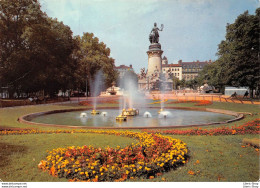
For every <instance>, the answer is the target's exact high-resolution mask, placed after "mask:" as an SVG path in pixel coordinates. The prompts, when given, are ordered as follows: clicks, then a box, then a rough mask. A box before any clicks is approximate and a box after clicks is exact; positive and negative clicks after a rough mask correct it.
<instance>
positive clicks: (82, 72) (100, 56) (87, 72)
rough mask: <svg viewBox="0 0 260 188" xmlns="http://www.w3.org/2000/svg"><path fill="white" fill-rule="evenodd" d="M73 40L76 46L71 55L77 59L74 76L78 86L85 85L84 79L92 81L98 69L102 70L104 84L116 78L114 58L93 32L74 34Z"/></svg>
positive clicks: (108, 84)
mask: <svg viewBox="0 0 260 188" xmlns="http://www.w3.org/2000/svg"><path fill="white" fill-rule="evenodd" d="M75 40H76V41H77V43H78V48H77V49H76V50H75V51H74V53H73V57H74V58H75V60H76V61H77V69H76V71H75V72H76V73H75V74H76V75H75V76H76V78H77V79H76V80H77V82H76V85H77V86H78V88H81V89H83V88H84V87H86V79H87V80H88V82H90V81H93V80H94V77H95V74H96V73H97V72H98V71H99V70H102V73H103V76H104V82H105V86H106V87H108V86H111V83H112V82H113V81H116V79H117V72H116V71H115V70H114V59H113V58H111V57H109V56H110V49H109V48H107V47H106V45H105V44H104V43H103V42H99V39H98V38H97V37H94V34H93V33H84V34H83V36H82V37H80V36H76V37H75ZM88 87H89V83H88Z"/></svg>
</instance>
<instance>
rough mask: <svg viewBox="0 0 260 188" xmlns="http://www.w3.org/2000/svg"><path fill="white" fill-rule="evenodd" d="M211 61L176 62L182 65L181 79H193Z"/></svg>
mask: <svg viewBox="0 0 260 188" xmlns="http://www.w3.org/2000/svg"><path fill="white" fill-rule="evenodd" d="M211 63H212V61H211V60H209V61H202V62H201V61H199V60H197V61H193V62H182V60H179V61H178V64H179V65H181V66H182V79H184V80H193V79H195V78H196V77H197V76H198V74H199V72H200V71H201V70H202V69H203V68H204V67H205V66H206V65H208V64H211Z"/></svg>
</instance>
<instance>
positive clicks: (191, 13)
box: [40, 0, 260, 73]
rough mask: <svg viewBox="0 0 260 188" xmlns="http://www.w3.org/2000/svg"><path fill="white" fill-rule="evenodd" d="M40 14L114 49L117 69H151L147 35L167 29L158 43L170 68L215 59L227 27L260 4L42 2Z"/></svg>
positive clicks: (243, 0)
mask: <svg viewBox="0 0 260 188" xmlns="http://www.w3.org/2000/svg"><path fill="white" fill-rule="evenodd" d="M40 4H41V6H42V8H41V9H42V11H44V12H46V13H47V14H48V16H49V17H52V18H57V19H58V20H59V21H62V22H63V23H64V24H65V25H68V26H69V27H70V28H71V30H72V31H73V35H74V36H76V35H80V36H82V34H83V32H89V33H94V35H95V36H96V37H98V38H99V40H100V41H102V42H104V43H105V44H106V45H107V47H109V48H110V50H111V54H110V56H111V57H112V58H114V59H115V65H116V66H119V65H127V66H129V65H130V64H132V66H133V68H134V70H135V72H136V73H139V72H140V69H141V68H146V69H147V67H148V56H147V53H146V52H147V50H148V48H149V45H150V42H149V39H148V38H149V34H150V32H151V30H152V28H153V25H154V23H155V22H156V23H157V25H158V26H161V24H163V25H164V28H163V31H161V32H160V33H159V34H160V38H159V42H160V44H161V46H162V50H163V51H164V52H163V54H162V57H163V56H166V57H167V58H168V61H169V63H177V62H178V60H182V61H183V62H189V61H197V60H199V61H206V60H213V61H214V60H216V59H217V56H216V53H217V49H218V44H219V43H220V42H221V41H222V40H224V39H225V34H226V25H227V23H230V24H231V23H234V21H235V19H236V18H237V16H238V15H240V14H242V13H244V12H245V11H246V10H248V11H249V14H255V10H256V8H258V7H259V5H260V0H40Z"/></svg>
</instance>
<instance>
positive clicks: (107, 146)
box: [0, 99, 260, 182]
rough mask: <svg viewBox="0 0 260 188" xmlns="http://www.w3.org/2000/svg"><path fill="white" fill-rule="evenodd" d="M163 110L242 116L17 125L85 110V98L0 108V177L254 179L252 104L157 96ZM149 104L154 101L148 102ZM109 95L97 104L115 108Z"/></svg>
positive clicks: (259, 127) (255, 119)
mask: <svg viewBox="0 0 260 188" xmlns="http://www.w3.org/2000/svg"><path fill="white" fill-rule="evenodd" d="M164 103H165V106H166V107H196V108H205V107H207V108H211V109H225V110H231V111H235V112H240V113H243V114H244V118H243V119H241V120H239V121H234V122H231V123H226V124H217V125H208V126H202V127H185V128H167V129H158V128H155V129H134V130H127V129H124V130H121V129H109V130H107V129H98V130H94V129H82V128H78V129H77V128H74V129H72V128H66V127H54V126H53V127H46V126H41V125H28V124H25V123H20V122H18V121H17V119H18V118H19V117H20V116H23V115H26V114H30V113H35V112H44V111H49V110H61V109H75V108H85V107H86V106H89V107H91V103H90V102H87V101H85V102H81V103H80V104H76V103H64V104H48V105H31V106H22V107H12V108H2V109H0V138H1V139H0V145H1V148H2V149H1V151H0V166H1V168H0V173H1V179H2V180H3V181H21V182H24V181H25V182H32V181H33V182H58V181H65V182H68V181H87V182H89V181H91V182H97V181H98V182H99V181H112V182H118V181H130V182H136V181H142V182H143V181H149V182H150V181H156V182H165V181H168V182H180V181H182V182H194V181H195V182H205V181H206V182H216V181H225V182H230V181H231V182H241V181H242V182H251V181H257V180H258V179H259V133H260V124H259V113H258V111H259V106H257V105H252V104H233V103H222V102H210V101H179V102H177V101H174V100H164ZM149 105H150V106H151V107H156V106H159V105H160V100H150V102H149ZM117 106H118V102H117V100H114V99H111V100H109V99H105V100H98V105H97V107H99V108H101V107H117Z"/></svg>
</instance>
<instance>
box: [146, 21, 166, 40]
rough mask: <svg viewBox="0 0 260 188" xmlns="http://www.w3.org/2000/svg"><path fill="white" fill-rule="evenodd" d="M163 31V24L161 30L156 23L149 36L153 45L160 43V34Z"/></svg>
mask: <svg viewBox="0 0 260 188" xmlns="http://www.w3.org/2000/svg"><path fill="white" fill-rule="evenodd" d="M162 30H163V24H161V29H159V28H158V27H157V24H156V23H154V27H153V29H152V31H151V33H150V35H149V40H150V42H151V43H159V32H158V31H162Z"/></svg>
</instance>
